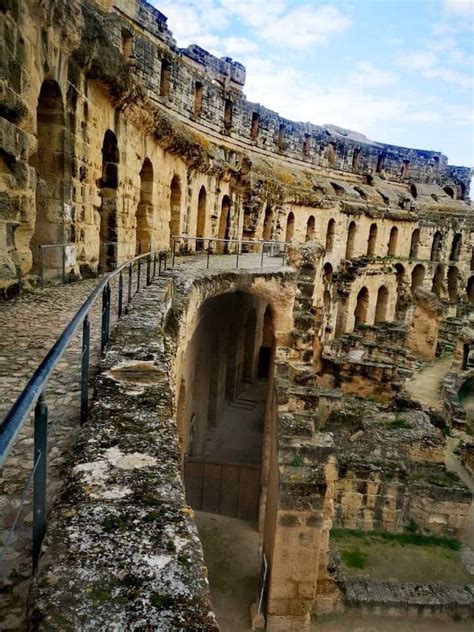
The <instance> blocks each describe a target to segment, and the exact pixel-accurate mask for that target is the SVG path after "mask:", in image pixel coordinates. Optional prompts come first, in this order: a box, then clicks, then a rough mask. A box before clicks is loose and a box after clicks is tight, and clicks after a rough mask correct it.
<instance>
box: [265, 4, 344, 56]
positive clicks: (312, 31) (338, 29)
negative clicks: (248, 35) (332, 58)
mask: <svg viewBox="0 0 474 632" xmlns="http://www.w3.org/2000/svg"><path fill="white" fill-rule="evenodd" d="M350 24H351V22H350V20H349V18H348V17H347V16H346V15H345V14H344V13H342V12H341V11H340V10H339V9H338V8H337V7H335V6H333V5H328V4H325V5H320V6H317V7H315V6H314V5H312V4H302V5H299V6H297V7H295V8H293V9H291V10H290V11H288V12H287V13H285V14H284V15H282V16H281V17H279V18H277V19H275V20H273V21H271V20H270V21H269V22H267V24H266V25H265V26H264V27H263V28H262V30H261V31H260V32H259V34H260V35H261V36H262V37H263V38H264V39H265V40H266V41H268V42H270V43H272V44H273V45H275V46H282V45H284V46H285V47H290V48H295V49H300V50H304V49H306V48H308V47H310V46H314V45H315V44H322V43H325V42H327V41H328V40H329V39H330V37H331V36H332V35H339V34H341V33H344V32H345V31H346V30H347V29H348V28H349V26H350Z"/></svg>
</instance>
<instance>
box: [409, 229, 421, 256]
mask: <svg viewBox="0 0 474 632" xmlns="http://www.w3.org/2000/svg"><path fill="white" fill-rule="evenodd" d="M419 245H420V229H419V228H415V230H414V231H413V232H412V234H411V242H410V259H416V258H417V257H418V247H419Z"/></svg>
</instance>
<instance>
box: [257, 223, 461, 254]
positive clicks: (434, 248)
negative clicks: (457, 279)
mask: <svg viewBox="0 0 474 632" xmlns="http://www.w3.org/2000/svg"><path fill="white" fill-rule="evenodd" d="M272 216H273V213H272V212H271V211H270V212H269V214H268V215H267V214H266V215H265V223H264V239H269V238H270V235H271V232H270V230H269V228H270V227H271V221H272ZM315 224H316V220H315V217H314V215H310V216H309V218H308V220H307V222H306V234H305V240H306V241H309V240H311V239H314V238H315V235H316V230H315ZM294 230H295V215H294V213H293V211H290V213H289V214H288V216H287V221H286V231H285V240H286V241H291V240H292V239H293V236H294ZM356 233H357V224H356V222H355V221H354V220H352V221H351V222H350V224H349V227H348V229H347V238H346V248H345V259H351V258H352V257H353V256H354V244H355V238H356ZM335 234H336V221H335V220H334V219H333V218H331V219H330V220H329V222H328V224H327V229H326V240H325V246H326V252H327V253H331V252H332V250H333V248H334V239H335ZM398 236H399V230H398V228H397V227H396V226H392V228H391V229H390V235H389V240H388V244H387V249H386V253H385V254H386V256H388V257H395V256H397V254H399V253H398V241H399V240H398ZM377 237H378V226H377V224H376V223H375V222H373V223H372V224H371V225H370V228H369V234H368V238H367V250H366V253H365V254H366V255H367V256H375V253H376V249H377ZM419 245H420V229H419V228H415V229H414V230H413V231H412V234H411V241H410V252H409V258H410V259H416V258H417V257H418V250H419ZM443 247H444V243H443V235H442V233H441V232H440V231H439V230H438V231H436V232H435V233H434V235H433V240H432V245H431V253H430V260H431V261H439V260H440V258H441V254H442V251H443ZM461 248H462V233H455V234H454V236H453V238H452V242H451V247H450V255H449V261H459V258H460V255H461Z"/></svg>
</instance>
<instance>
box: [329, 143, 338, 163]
mask: <svg viewBox="0 0 474 632" xmlns="http://www.w3.org/2000/svg"><path fill="white" fill-rule="evenodd" d="M336 160H337V156H336V145H335V144H334V143H329V145H328V164H329V166H330V167H333V166H334V165H335V164H336Z"/></svg>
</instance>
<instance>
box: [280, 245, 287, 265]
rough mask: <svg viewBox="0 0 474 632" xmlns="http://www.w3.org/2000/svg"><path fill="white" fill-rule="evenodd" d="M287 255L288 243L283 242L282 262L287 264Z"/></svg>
mask: <svg viewBox="0 0 474 632" xmlns="http://www.w3.org/2000/svg"><path fill="white" fill-rule="evenodd" d="M285 255H286V244H283V253H282V255H281V264H282V265H283V266H284V265H285Z"/></svg>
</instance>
